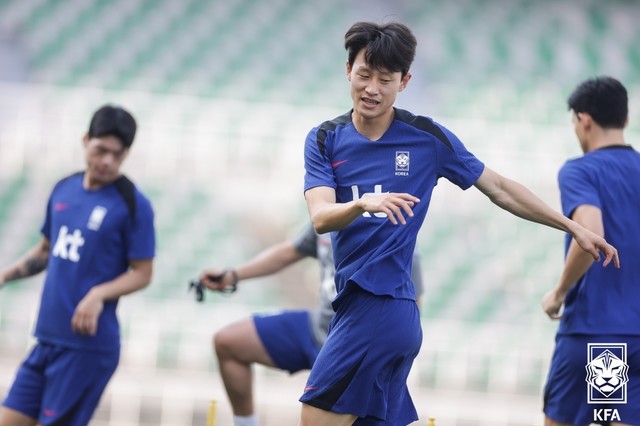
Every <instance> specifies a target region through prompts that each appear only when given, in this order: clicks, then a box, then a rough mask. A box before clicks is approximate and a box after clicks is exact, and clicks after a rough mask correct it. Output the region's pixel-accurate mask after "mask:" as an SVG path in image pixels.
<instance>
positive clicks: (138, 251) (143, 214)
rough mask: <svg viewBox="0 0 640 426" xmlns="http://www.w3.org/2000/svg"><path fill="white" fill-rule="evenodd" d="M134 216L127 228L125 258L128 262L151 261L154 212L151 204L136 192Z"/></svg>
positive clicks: (153, 252) (153, 253)
mask: <svg viewBox="0 0 640 426" xmlns="http://www.w3.org/2000/svg"><path fill="white" fill-rule="evenodd" d="M136 197H137V200H136V216H135V220H133V221H130V225H129V226H128V228H127V233H126V238H127V257H128V259H129V260H142V259H151V258H153V257H154V256H155V249H156V239H155V225H154V212H153V208H152V206H151V202H150V201H149V200H148V199H147V198H146V197H145V196H144V195H142V194H141V193H140V192H138V191H136Z"/></svg>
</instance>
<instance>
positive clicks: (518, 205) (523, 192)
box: [475, 167, 620, 267]
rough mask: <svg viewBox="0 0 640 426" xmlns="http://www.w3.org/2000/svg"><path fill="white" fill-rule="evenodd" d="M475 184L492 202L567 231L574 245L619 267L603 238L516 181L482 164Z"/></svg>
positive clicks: (516, 213) (613, 248) (614, 250)
mask: <svg viewBox="0 0 640 426" xmlns="http://www.w3.org/2000/svg"><path fill="white" fill-rule="evenodd" d="M475 186H476V187H477V188H478V189H479V190H480V191H482V193H484V194H485V195H486V196H487V197H489V199H490V200H491V201H492V202H493V203H494V204H496V205H498V206H500V207H501V208H503V209H504V210H506V211H508V212H510V213H512V214H514V215H516V216H518V217H521V218H523V219H527V220H530V221H532V222H537V223H540V224H543V225H547V226H550V227H552V228H556V229H560V230H562V231H565V232H568V233H570V234H571V235H572V236H573V238H574V239H575V240H576V242H577V243H578V245H579V246H580V247H581V248H582V249H583V250H584V251H586V252H588V253H590V254H591V256H592V257H593V259H594V260H596V261H599V260H600V251H602V252H603V253H604V255H605V259H604V262H603V263H602V265H603V266H607V265H608V264H609V263H610V262H611V261H612V260H613V262H614V264H615V266H616V267H620V260H619V258H618V251H617V250H616V249H615V247H613V246H612V245H610V244H608V243H607V242H606V241H605V239H604V238H603V237H601V236H599V235H596V234H595V233H593V232H591V231H590V230H588V229H586V228H584V227H583V226H581V225H580V224H578V223H577V222H574V221H572V220H571V219H569V218H567V217H565V216H564V215H563V214H562V213H560V212H558V211H556V210H554V209H552V208H551V207H549V206H548V205H547V204H545V203H544V201H542V200H541V199H540V198H538V197H537V196H536V195H534V194H533V193H532V192H531V191H529V190H528V189H527V188H526V187H524V186H523V185H521V184H519V183H518V182H515V181H513V180H511V179H507V178H505V177H504V176H501V175H499V174H498V173H496V172H494V171H493V170H491V169H489V168H488V167H485V169H484V171H483V172H482V175H481V176H480V178H479V179H478V181H477V182H476V184H475Z"/></svg>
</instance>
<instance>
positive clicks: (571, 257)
mask: <svg viewBox="0 0 640 426" xmlns="http://www.w3.org/2000/svg"><path fill="white" fill-rule="evenodd" d="M567 104H568V107H569V110H570V111H571V116H572V121H573V128H574V131H575V134H576V137H577V139H578V142H579V143H580V147H581V148H582V151H583V152H584V155H582V156H581V157H578V158H574V159H570V160H568V161H567V162H566V163H565V164H564V166H563V167H562V168H561V169H560V172H559V175H558V181H559V185H560V198H561V202H562V211H563V212H564V214H565V215H566V216H567V217H570V218H571V219H573V220H575V221H576V222H578V223H580V224H582V225H583V226H584V227H586V228H588V229H590V230H591V231H593V232H595V233H596V234H598V235H603V236H604V235H606V237H607V240H608V241H610V242H611V243H612V244H614V245H615V246H616V247H617V248H618V250H619V251H620V254H621V256H623V257H624V258H625V259H629V260H630V261H627V262H625V266H624V267H623V268H620V269H619V270H617V269H611V268H607V269H603V268H599V267H597V266H595V265H594V264H593V259H592V258H591V257H590V256H588V255H586V254H585V253H584V252H583V251H582V250H580V249H579V247H577V246H576V244H575V242H573V241H572V240H571V238H570V237H569V236H567V239H566V243H565V251H566V256H565V265H564V269H563V271H562V273H561V275H560V278H559V279H558V282H557V284H556V286H555V287H554V288H553V289H552V290H551V291H550V292H549V293H547V294H546V295H545V297H544V299H543V308H544V310H545V312H546V313H547V314H548V315H549V316H550V317H551V318H552V319H560V324H559V327H558V332H557V335H556V346H555V350H554V354H553V357H552V360H551V366H550V369H549V377H548V379H547V384H546V386H545V392H544V413H545V416H546V419H545V425H546V426H561V425H576V426H583V425H588V424H590V423H591V422H592V421H594V420H596V419H594V409H596V408H600V409H607V408H608V409H610V410H612V409H616V414H617V415H615V417H614V415H613V411H611V414H612V415H611V416H609V420H615V421H614V422H613V423H612V424H628V425H640V262H638V260H637V259H638V258H640V190H639V186H640V153H638V151H636V150H635V149H633V147H632V146H631V145H627V144H626V142H625V138H624V129H625V127H626V125H627V119H628V114H629V111H628V96H627V90H626V88H625V87H624V86H623V85H622V83H620V82H619V81H618V80H616V79H614V78H612V77H609V76H600V77H595V78H591V79H588V80H585V81H583V82H581V83H580V84H579V85H578V86H577V87H576V89H575V90H574V91H573V93H572V94H571V95H570V96H569V99H568V101H567ZM563 305H564V310H562V312H561V308H562V306H563ZM611 342H617V343H624V344H626V345H627V351H626V353H627V355H628V359H627V362H626V363H627V365H628V367H629V370H628V375H629V377H628V383H627V384H626V386H627V392H626V396H627V402H626V403H615V404H607V402H606V400H607V398H601V400H603V402H602V404H598V405H594V404H589V403H588V398H587V395H588V389H587V386H588V384H587V381H586V380H585V378H586V377H587V373H586V371H585V366H587V364H588V363H589V358H588V344H589V343H594V344H610V343H611ZM612 353H613V352H612ZM621 361H623V360H621ZM609 365H610V366H612V367H614V368H612V369H611V370H610V371H606V370H602V377H605V378H606V379H607V380H608V383H610V384H614V385H616V384H621V385H624V383H623V382H622V381H619V380H620V379H622V377H621V376H620V373H621V370H620V369H616V368H615V367H620V366H621V364H620V363H618V365H616V363H615V362H611V363H610V364H609ZM596 371H598V370H597V369H596ZM616 371H617V373H616ZM612 373H613V374H612ZM603 383H604V382H603ZM606 394H607V392H605V395H606ZM595 395H596V396H598V395H599V394H597V393H596V394H595ZM600 396H602V395H600ZM609 396H610V395H609Z"/></svg>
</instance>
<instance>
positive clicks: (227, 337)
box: [213, 328, 234, 358]
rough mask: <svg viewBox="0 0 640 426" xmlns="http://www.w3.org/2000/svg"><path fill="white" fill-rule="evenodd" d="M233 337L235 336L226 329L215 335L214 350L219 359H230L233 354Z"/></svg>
mask: <svg viewBox="0 0 640 426" xmlns="http://www.w3.org/2000/svg"><path fill="white" fill-rule="evenodd" d="M233 337H234V336H233V334H232V333H231V332H230V331H229V330H228V329H226V328H223V329H221V330H219V331H218V332H216V333H215V334H214V335H213V349H214V351H215V353H216V355H217V356H218V358H220V357H228V356H229V355H230V354H232V353H233V347H234V343H233V342H234V338H233Z"/></svg>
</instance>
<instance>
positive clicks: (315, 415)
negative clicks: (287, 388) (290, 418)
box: [298, 403, 357, 426]
mask: <svg viewBox="0 0 640 426" xmlns="http://www.w3.org/2000/svg"><path fill="white" fill-rule="evenodd" d="M356 420H357V417H356V416H353V415H351V414H337V413H332V412H331V411H325V410H321V409H319V408H316V407H314V406H312V405H308V404H304V403H303V404H302V410H301V412H300V423H299V424H298V426H351V425H352V424H353V422H355V421H356Z"/></svg>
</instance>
